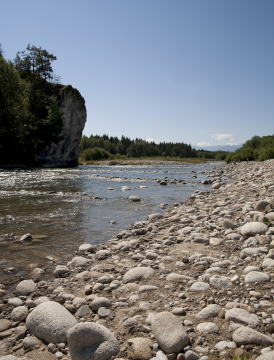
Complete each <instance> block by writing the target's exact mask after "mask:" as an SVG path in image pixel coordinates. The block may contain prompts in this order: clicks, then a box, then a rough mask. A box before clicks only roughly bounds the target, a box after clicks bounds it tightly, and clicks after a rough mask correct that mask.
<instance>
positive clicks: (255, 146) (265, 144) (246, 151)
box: [225, 135, 274, 162]
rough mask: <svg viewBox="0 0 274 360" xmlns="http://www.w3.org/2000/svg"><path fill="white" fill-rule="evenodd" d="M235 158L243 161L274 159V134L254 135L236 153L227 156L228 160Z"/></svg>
mask: <svg viewBox="0 0 274 360" xmlns="http://www.w3.org/2000/svg"><path fill="white" fill-rule="evenodd" d="M234 159H239V160H241V161H245V160H247V159H248V160H250V161H253V160H255V161H264V160H268V159H274V135H268V136H263V137H260V136H253V137H252V138H251V139H250V140H248V141H246V142H245V143H244V144H243V146H242V147H241V148H240V149H237V150H236V151H235V152H234V153H229V154H227V156H226V159H225V160H226V162H231V161H233V160H234Z"/></svg>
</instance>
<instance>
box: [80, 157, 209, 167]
mask: <svg viewBox="0 0 274 360" xmlns="http://www.w3.org/2000/svg"><path fill="white" fill-rule="evenodd" d="M98 161H108V162H109V165H116V164H123V163H126V165H142V164H148V165H151V164H155V163H158V164H161V163H162V164H164V163H166V162H176V163H182V164H202V163H205V159H200V158H178V157H162V156H155V157H141V158H125V157H123V158H121V157H119V156H117V157H116V156H114V158H113V157H112V158H111V159H102V160H90V161H85V160H84V159H83V158H81V157H80V158H79V160H78V163H79V165H96V164H97V163H98ZM206 161H216V160H213V159H212V160H211V159H209V160H206Z"/></svg>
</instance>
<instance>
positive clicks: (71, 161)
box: [36, 85, 87, 167]
mask: <svg viewBox="0 0 274 360" xmlns="http://www.w3.org/2000/svg"><path fill="white" fill-rule="evenodd" d="M58 90H59V89H58ZM57 96H58V99H59V101H60V103H61V107H60V110H61V111H62V112H63V114H64V127H63V131H62V133H61V136H62V140H61V141H60V142H59V143H58V144H52V145H51V146H50V147H49V148H47V149H45V151H44V152H43V154H40V156H39V157H38V158H37V159H36V160H37V161H38V163H39V164H40V165H41V166H42V167H72V166H77V165H78V158H79V152H78V149H79V144H80V141H81V138H82V132H83V130H84V126H85V123H86V119H87V111H86V106H85V100H84V98H83V97H82V96H81V94H80V93H79V91H78V90H77V89H74V88H73V87H72V86H70V85H69V86H64V87H62V88H61V89H60V91H59V92H58V93H57Z"/></svg>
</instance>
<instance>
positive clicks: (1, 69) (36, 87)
mask: <svg viewBox="0 0 274 360" xmlns="http://www.w3.org/2000/svg"><path fill="white" fill-rule="evenodd" d="M54 60H56V57H55V56H54V55H53V54H50V53H49V52H48V51H47V50H44V49H42V48H41V47H36V46H33V45H32V46H30V45H28V46H27V48H26V50H24V51H21V52H18V53H17V55H16V58H15V59H14V61H13V62H12V61H10V60H6V59H5V58H4V55H3V50H2V48H1V46H0V164H1V165H2V166H8V165H11V166H14V165H22V164H24V165H34V164H35V157H36V156H37V155H38V154H39V153H40V152H41V151H42V150H43V149H45V147H47V146H50V145H51V144H52V143H57V142H59V141H60V139H61V136H60V133H61V131H62V129H63V114H62V112H61V111H60V104H59V99H58V96H57V93H58V91H59V90H60V86H61V85H60V84H58V83H59V80H60V79H59V78H58V77H57V76H55V75H54V72H53V69H52V62H53V61H54ZM57 90H58V91H57Z"/></svg>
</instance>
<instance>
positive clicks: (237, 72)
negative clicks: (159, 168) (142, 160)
mask: <svg viewBox="0 0 274 360" xmlns="http://www.w3.org/2000/svg"><path fill="white" fill-rule="evenodd" d="M0 6H1V21H0V43H1V44H2V48H3V50H4V56H5V57H6V58H7V59H11V60H13V59H14V58H15V55H16V52H17V51H22V50H24V49H25V48H26V46H27V45H28V43H30V44H31V45H35V46H41V47H42V48H44V49H47V50H48V51H49V52H50V53H53V54H54V55H55V56H57V61H55V62H54V63H53V68H54V71H55V73H56V74H57V75H60V76H61V78H62V83H64V84H66V85H67V84H71V85H72V86H73V87H75V88H77V89H78V90H79V91H80V93H81V94H82V95H83V97H84V98H85V101H86V107H87V123H86V126H85V129H84V134H85V135H87V136H89V135H91V134H93V135H95V134H98V135H103V134H108V135H109V136H118V137H121V135H125V136H128V137H129V138H131V139H134V138H136V137H138V138H142V139H153V140H154V141H155V142H160V141H166V142H184V143H188V144H192V145H194V144H200V145H201V144H204V145H205V144H212V145H219V144H221V145H225V144H241V143H244V142H245V141H246V140H248V139H250V138H251V137H252V136H254V135H259V136H264V135H273V134H274V65H273V64H274V21H273V19H274V1H273V0H165V1H163V0H96V1H95V0H78V1H71V0H48V1H46V2H44V1H43V2H42V1H37V0H35V1H34V0H26V1H22V0H9V1H6V0H0Z"/></svg>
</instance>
